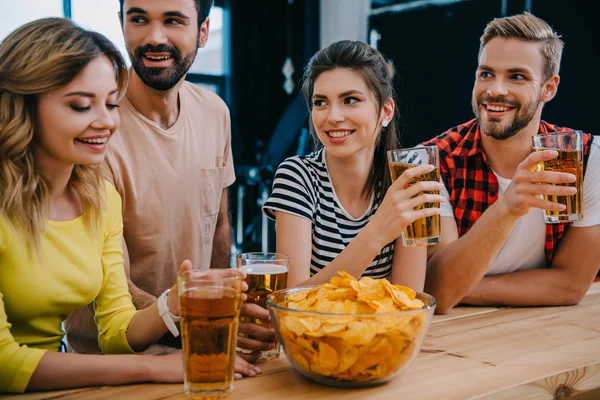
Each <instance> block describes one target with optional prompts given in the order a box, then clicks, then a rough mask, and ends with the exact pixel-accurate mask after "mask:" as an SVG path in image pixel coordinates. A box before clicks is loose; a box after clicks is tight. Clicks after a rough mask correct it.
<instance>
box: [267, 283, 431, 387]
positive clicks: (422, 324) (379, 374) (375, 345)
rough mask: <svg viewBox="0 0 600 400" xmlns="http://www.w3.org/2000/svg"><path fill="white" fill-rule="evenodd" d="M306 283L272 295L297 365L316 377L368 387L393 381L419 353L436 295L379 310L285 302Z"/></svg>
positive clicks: (276, 319) (277, 324) (282, 338)
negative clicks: (410, 305) (414, 305)
mask: <svg viewBox="0 0 600 400" xmlns="http://www.w3.org/2000/svg"><path fill="white" fill-rule="evenodd" d="M315 287H316V286H305V287H297V288H291V289H285V290H281V291H278V292H275V293H272V294H270V295H269V296H268V297H267V305H268V307H269V311H270V313H271V319H272V321H273V327H274V328H275V331H276V332H277V337H278V338H279V342H280V343H281V344H282V346H283V349H284V351H285V354H286V355H287V358H288V360H289V361H290V363H291V364H292V366H293V367H294V368H295V369H296V370H297V371H298V372H300V373H301V374H302V375H304V376H306V377H307V378H309V379H312V380H313V381H315V382H318V383H321V384H325V385H329V386H336V387H345V388H353V387H365V386H374V385H380V384H383V383H386V382H388V381H390V380H391V379H392V378H394V377H395V376H397V375H398V374H399V373H400V372H401V371H402V370H404V369H405V368H406V367H407V366H408V365H409V364H410V363H411V361H412V360H414V359H415V357H416V356H417V355H418V354H419V351H420V350H421V346H422V345H423V340H424V338H425V336H426V334H427V329H428V328H429V324H430V323H431V317H432V316H433V312H434V310H435V306H436V301H435V298H434V297H433V296H431V295H428V294H426V293H417V295H416V297H417V299H419V300H421V301H422V302H423V304H424V306H423V307H422V308H421V309H418V310H407V311H398V312H389V313H379V314H350V313H340V312H336V313H324V312H316V311H304V310H297V309H293V308H289V307H286V306H284V305H282V304H281V303H283V302H285V301H286V300H287V299H288V296H289V295H292V294H293V293H296V292H300V291H304V290H309V289H313V288H315Z"/></svg>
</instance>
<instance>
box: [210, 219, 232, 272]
mask: <svg viewBox="0 0 600 400" xmlns="http://www.w3.org/2000/svg"><path fill="white" fill-rule="evenodd" d="M230 264H231V228H230V226H229V219H228V218H225V219H224V220H223V221H219V224H218V225H217V228H216V229H215V236H214V239H213V248H212V254H211V260H210V268H229V267H230Z"/></svg>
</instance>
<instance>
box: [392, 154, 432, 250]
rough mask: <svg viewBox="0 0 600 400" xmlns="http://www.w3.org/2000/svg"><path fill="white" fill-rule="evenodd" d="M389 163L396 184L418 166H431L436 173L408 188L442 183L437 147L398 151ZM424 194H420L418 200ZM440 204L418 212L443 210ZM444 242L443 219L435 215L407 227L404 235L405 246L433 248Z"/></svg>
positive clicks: (429, 191) (409, 183)
mask: <svg viewBox="0 0 600 400" xmlns="http://www.w3.org/2000/svg"><path fill="white" fill-rule="evenodd" d="M387 154H388V162H389V166H390V174H391V176H392V182H394V181H396V179H398V177H399V176H400V175H402V173H403V172H404V171H406V170H407V169H409V168H414V167H416V166H418V165H423V164H431V165H433V166H435V169H434V170H433V171H431V172H429V173H427V174H424V175H421V176H417V177H415V178H413V179H411V180H410V182H408V184H407V185H406V186H405V188H408V187H410V186H411V185H414V184H415V183H417V182H421V181H435V182H439V181H440V161H439V152H438V147H437V146H419V147H413V148H410V149H397V150H390V151H388V153H387ZM425 193H429V194H439V190H428V191H426V192H425ZM421 194H423V192H421V193H419V194H418V196H420V195H421ZM439 206H440V203H424V204H421V205H418V206H417V208H416V210H420V209H423V208H432V207H439ZM439 242H440V216H439V215H432V216H429V217H425V218H419V219H418V220H416V221H414V222H413V223H412V224H410V225H409V226H407V227H406V229H405V230H404V232H402V243H403V244H404V246H409V247H415V246H430V245H434V244H437V243H439Z"/></svg>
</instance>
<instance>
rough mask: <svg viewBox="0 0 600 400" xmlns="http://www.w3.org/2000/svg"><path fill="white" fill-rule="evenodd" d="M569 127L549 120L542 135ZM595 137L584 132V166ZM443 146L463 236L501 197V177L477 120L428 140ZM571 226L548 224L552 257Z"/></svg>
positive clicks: (447, 179) (548, 248)
mask: <svg viewBox="0 0 600 400" xmlns="http://www.w3.org/2000/svg"><path fill="white" fill-rule="evenodd" d="M564 130H569V128H563V127H559V126H556V125H552V124H549V123H547V122H544V121H541V122H540V130H539V132H540V133H541V134H543V133H547V132H560V131H564ZM592 140H593V136H592V135H590V134H587V133H586V134H584V138H583V154H584V157H583V168H584V171H585V167H586V165H587V160H588V158H589V155H590V148H591V144H592ZM424 144H425V145H434V144H435V145H437V146H438V147H439V149H440V172H441V174H442V179H443V180H444V183H445V185H446V187H447V188H448V191H449V193H450V203H451V204H452V207H453V208H454V216H455V217H456V224H457V225H458V235H459V237H460V236H463V235H464V234H465V233H467V232H468V231H469V229H470V228H471V227H472V226H473V224H474V223H475V222H476V221H477V220H478V219H479V217H481V214H483V212H484V211H485V210H486V209H487V208H488V207H489V206H491V205H492V204H494V202H495V201H496V200H498V179H497V178H496V175H494V173H493V172H492V169H491V168H490V166H489V165H488V163H487V157H486V155H485V152H484V151H483V147H482V145H481V131H480V130H479V123H478V122H477V119H473V120H471V121H469V122H466V123H464V124H462V125H458V126H456V127H454V128H452V129H450V130H448V131H446V132H444V133H442V134H441V135H439V136H437V137H435V138H433V139H431V140H429V141H427V142H425V143H424ZM565 229H567V225H566V224H547V225H546V246H545V250H546V255H547V256H548V260H550V261H551V260H552V256H553V254H554V249H555V248H556V246H557V245H558V243H559V242H560V239H561V238H562V236H563V235H564V233H565Z"/></svg>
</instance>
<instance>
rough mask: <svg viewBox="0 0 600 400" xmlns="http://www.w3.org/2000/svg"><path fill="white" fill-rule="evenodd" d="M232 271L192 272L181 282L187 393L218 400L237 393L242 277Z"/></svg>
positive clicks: (194, 397)
mask: <svg viewBox="0 0 600 400" xmlns="http://www.w3.org/2000/svg"><path fill="white" fill-rule="evenodd" d="M233 272H235V271H234V270H226V269H225V270H207V271H198V270H194V271H189V272H185V273H184V274H179V276H178V279H177V281H178V289H179V290H178V293H179V313H180V316H181V341H182V348H183V362H184V368H185V378H184V391H185V393H186V394H187V395H188V396H189V397H191V398H193V399H219V398H223V397H226V396H228V395H229V394H231V391H232V390H233V371H234V366H235V356H236V347H235V346H236V341H237V333H238V325H239V315H240V307H241V302H242V301H241V288H242V278H241V276H239V275H237V274H234V273H233Z"/></svg>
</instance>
